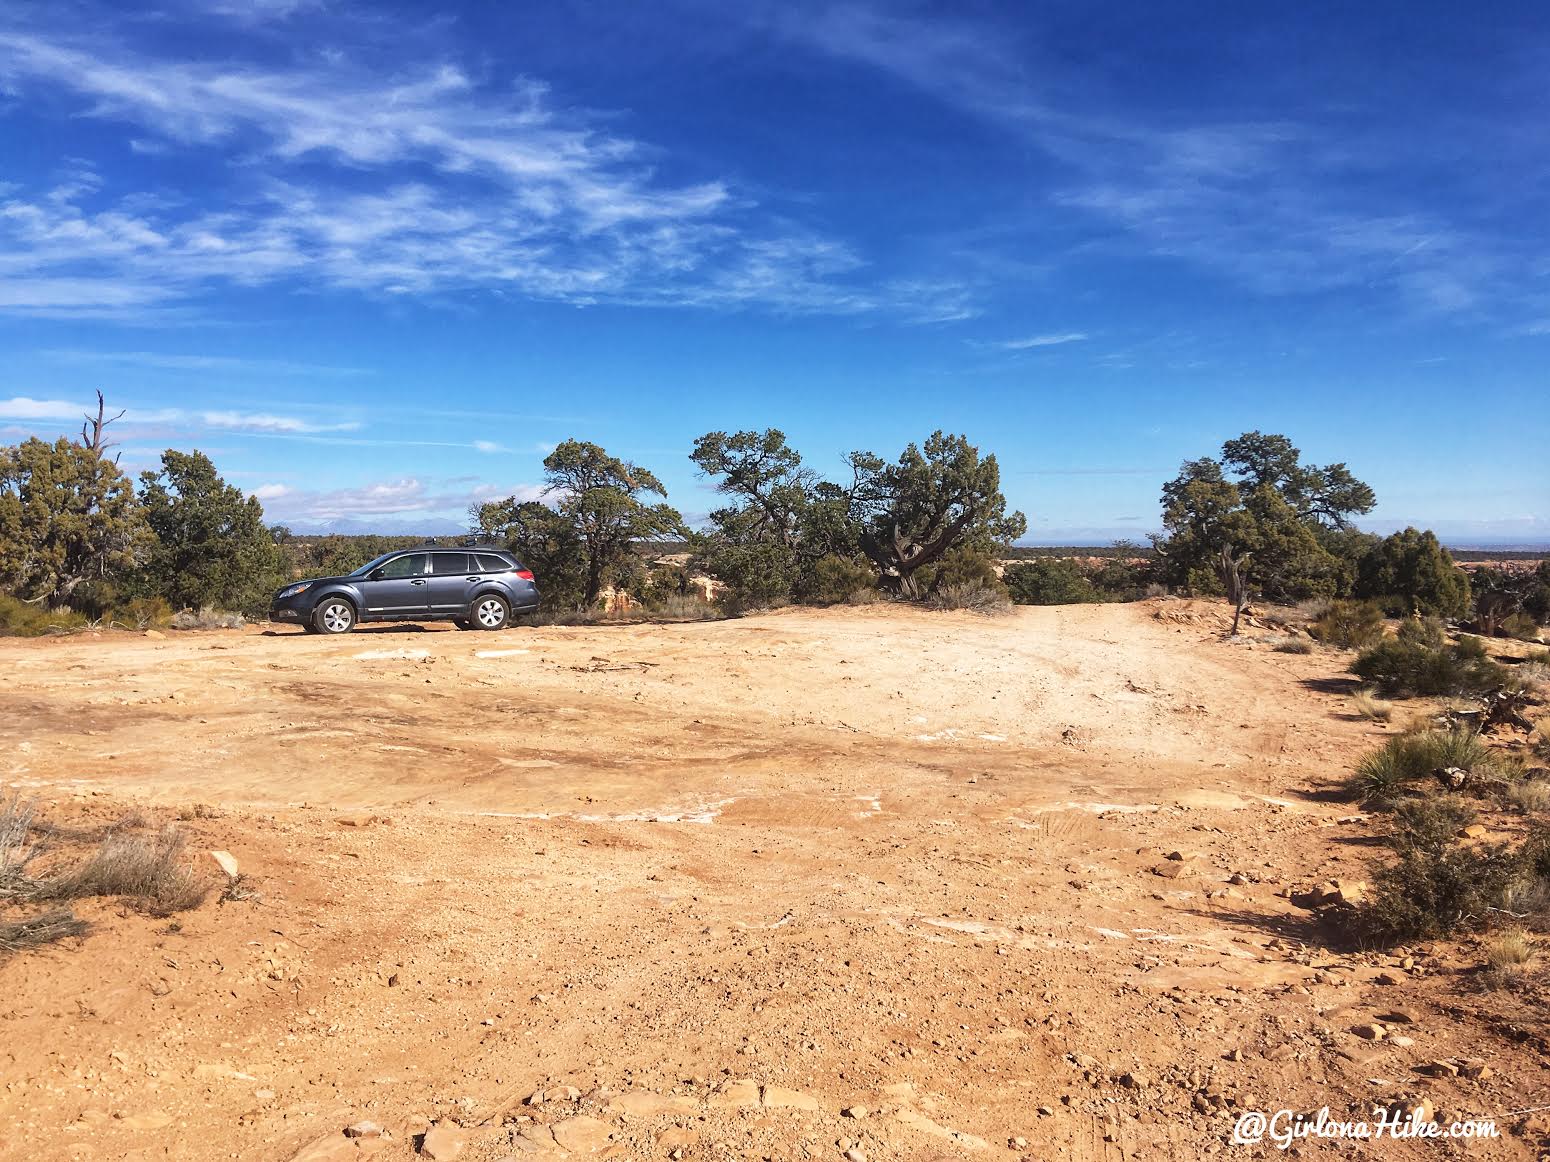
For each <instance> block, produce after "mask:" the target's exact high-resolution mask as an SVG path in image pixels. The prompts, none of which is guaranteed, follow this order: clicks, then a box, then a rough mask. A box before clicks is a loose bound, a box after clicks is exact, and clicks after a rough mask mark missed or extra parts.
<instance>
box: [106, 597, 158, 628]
mask: <svg viewBox="0 0 1550 1162" xmlns="http://www.w3.org/2000/svg"><path fill="white" fill-rule="evenodd" d="M106 616H107V619H108V621H110V622H111V623H112V624H114V625H116V626H119V627H121V628H123V629H166V628H167V627H168V626H169V625H171V624H172V606H170V605H168V604H167V600H166V598H164V597H136V598H133V599H132V600H130V601H126V602H124V603H123V604H122V605H115V606H113V607H112V608H111V609H109V610H108V612H107V615H106Z"/></svg>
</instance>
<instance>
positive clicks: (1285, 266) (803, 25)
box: [755, 0, 1521, 312]
mask: <svg viewBox="0 0 1550 1162" xmlns="http://www.w3.org/2000/svg"><path fill="white" fill-rule="evenodd" d="M755 11H760V12H762V15H761V16H760V17H759V19H761V20H763V21H765V22H767V23H768V24H769V25H770V26H771V27H773V28H775V29H777V30H779V31H781V32H782V33H784V34H785V35H786V36H787V37H789V38H790V39H792V40H793V41H796V42H800V43H803V44H805V45H807V46H809V47H811V48H813V49H815V50H817V51H819V52H822V53H824V54H827V55H829V56H831V57H833V58H836V59H841V60H845V61H850V62H855V63H859V64H863V65H865V66H867V67H870V68H872V69H874V70H876V71H877V72H878V73H880V74H882V75H884V76H886V77H888V78H890V79H892V80H893V81H895V82H898V83H901V84H903V85H906V86H908V87H910V88H912V89H914V90H916V91H918V92H921V93H925V94H927V95H929V96H930V97H932V98H934V99H936V100H938V101H940V102H942V103H943V104H945V105H947V106H950V107H953V108H956V109H958V110H960V111H962V112H963V113H965V114H966V115H968V116H971V117H973V118H975V119H977V120H979V121H982V122H984V123H986V124H989V125H993V126H995V127H997V128H999V129H1001V130H1003V131H1004V132H1007V133H1009V134H1012V135H1015V136H1016V137H1018V138H1019V139H1021V140H1023V141H1025V142H1028V143H1030V144H1031V145H1033V146H1034V147H1035V148H1036V149H1038V150H1040V151H1041V152H1042V154H1043V155H1044V156H1045V157H1046V158H1047V159H1048V160H1049V161H1050V162H1051V163H1052V166H1053V169H1052V173H1053V175H1054V176H1053V177H1052V179H1051V186H1050V192H1049V194H1048V197H1049V199H1050V201H1051V202H1052V203H1053V204H1054V205H1056V206H1058V207H1061V208H1065V209H1070V210H1075V211H1078V212H1080V213H1081V214H1082V215H1083V216H1085V217H1086V218H1087V219H1088V220H1090V221H1093V222H1097V223H1099V224H1102V225H1104V226H1106V227H1111V228H1112V227H1118V228H1119V230H1120V231H1121V232H1122V233H1120V234H1118V235H1115V234H1113V233H1112V232H1110V233H1109V234H1107V235H1103V236H1099V237H1098V238H1096V239H1094V240H1093V241H1092V242H1090V243H1089V244H1088V245H1089V247H1090V248H1092V249H1096V250H1122V251H1124V252H1127V253H1134V252H1135V250H1136V249H1137V247H1138V246H1139V247H1140V248H1141V249H1142V250H1143V251H1145V252H1147V253H1150V254H1153V255H1157V256H1163V257H1173V258H1179V259H1184V260H1187V261H1190V262H1194V263H1196V264H1198V265H1200V266H1202V267H1206V268H1209V269H1211V270H1214V271H1216V272H1219V273H1221V274H1223V275H1224V276H1226V277H1228V278H1230V279H1233V280H1234V281H1236V282H1238V283H1239V284H1241V285H1244V286H1247V287H1249V288H1251V289H1253V290H1255V291H1258V292H1262V293H1268V294H1282V293H1298V292H1305V291H1310V290H1325V289H1329V288H1334V287H1379V288H1383V289H1385V290H1387V291H1389V292H1391V293H1393V294H1396V295H1398V296H1400V297H1401V298H1402V299H1404V300H1405V301H1408V302H1410V303H1412V304H1415V305H1418V306H1420V307H1423V308H1425V309H1427V310H1432V311H1438V312H1456V311H1461V310H1466V309H1469V308H1471V307H1474V306H1476V305H1477V304H1478V303H1480V302H1481V301H1482V300H1483V299H1484V298H1486V297H1488V296H1490V295H1492V294H1493V293H1500V292H1501V290H1502V287H1503V284H1504V283H1506V282H1508V281H1509V279H1510V277H1511V270H1512V268H1513V265H1514V262H1515V257H1514V253H1513V252H1514V248H1513V247H1511V246H1508V245H1504V244H1503V243H1502V241H1501V240H1500V239H1497V238H1493V237H1492V236H1490V235H1489V234H1486V233H1484V232H1482V231H1480V230H1478V229H1475V228H1469V227H1465V226H1463V225H1460V224H1457V223H1455V222H1452V221H1450V220H1448V219H1447V218H1446V217H1444V216H1442V215H1440V214H1439V213H1438V212H1437V211H1436V210H1435V208H1434V207H1432V206H1430V205H1428V204H1426V202H1425V199H1424V186H1425V183H1418V185H1417V187H1416V193H1417V196H1416V197H1413V198H1410V199H1405V198H1403V197H1396V196H1394V195H1393V193H1392V192H1390V193H1388V194H1386V195H1384V197H1383V198H1381V199H1378V198H1374V197H1366V198H1364V197H1363V196H1362V195H1361V194H1360V193H1359V191H1361V190H1362V189H1364V188H1366V187H1367V186H1368V185H1369V184H1370V183H1369V181H1368V180H1367V179H1368V178H1369V177H1370V174H1371V172H1372V171H1373V170H1374V169H1375V168H1377V167H1380V166H1382V165H1383V164H1384V163H1385V161H1386V160H1387V159H1386V158H1385V157H1384V156H1383V143H1380V142H1377V141H1373V142H1365V143H1363V145H1362V147H1361V148H1356V147H1354V146H1353V145H1352V144H1351V142H1350V141H1349V140H1348V139H1346V138H1342V139H1341V140H1338V141H1331V140H1330V138H1329V136H1328V135H1327V134H1325V133H1323V132H1321V131H1320V130H1319V129H1318V128H1317V127H1314V126H1310V125H1307V124H1302V123H1298V122H1296V121H1292V120H1245V121H1221V120H1213V119H1211V118H1209V117H1197V118H1195V119H1193V120H1191V119H1190V118H1189V117H1188V115H1187V114H1183V113H1179V112H1177V111H1175V112H1172V113H1170V114H1166V115H1165V114H1160V113H1156V112H1153V111H1151V110H1146V109H1140V108H1137V107H1134V106H1132V107H1128V108H1127V107H1116V105H1115V104H1114V103H1113V101H1112V96H1111V95H1106V94H1102V93H1101V92H1100V91H1098V90H1097V89H1096V87H1095V86H1094V85H1093V84H1091V83H1090V82H1088V81H1087V80H1086V79H1085V78H1084V77H1082V76H1081V75H1079V74H1075V73H1073V71H1072V70H1071V68H1070V66H1069V64H1067V63H1066V62H1063V61H1061V60H1060V59H1058V58H1057V57H1056V56H1054V55H1053V54H1050V53H1046V52H1044V51H1043V47H1042V46H1041V45H1039V44H1037V43H1035V42H1032V41H1030V40H1029V39H1021V40H1019V39H1017V38H1016V37H1015V36H1011V35H1009V34H1008V31H1007V29H1006V28H1005V27H1004V26H1002V25H997V26H995V27H992V26H989V25H983V24H979V23H976V22H975V21H973V20H971V19H955V18H953V17H951V16H944V15H943V14H941V13H938V12H932V13H931V14H930V15H929V16H927V15H924V14H918V13H915V12H911V11H908V10H904V9H901V8H899V7H896V6H885V5H879V4H874V3H868V2H864V0H850V2H842V3H838V4H832V5H830V4H825V5H813V4H808V3H801V2H795V3H790V4H782V5H780V6H778V7H776V6H768V7H765V8H763V9H757V8H756V9H755ZM1106 97H1108V98H1109V99H1108V100H1106V99H1105V98H1106ZM1390 145H1391V146H1392V143H1390ZM1520 273H1521V272H1520Z"/></svg>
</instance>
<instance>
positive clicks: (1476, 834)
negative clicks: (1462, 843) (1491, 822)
mask: <svg viewBox="0 0 1550 1162" xmlns="http://www.w3.org/2000/svg"><path fill="white" fill-rule="evenodd" d="M1487 834H1489V833H1488V832H1487V831H1486V826H1485V824H1484V823H1471V824H1470V825H1469V826H1468V827H1466V828H1464V829H1463V830H1462V831H1460V832H1459V838H1460V839H1484V838H1485V837H1486V835H1487Z"/></svg>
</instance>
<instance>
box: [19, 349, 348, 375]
mask: <svg viewBox="0 0 1550 1162" xmlns="http://www.w3.org/2000/svg"><path fill="white" fill-rule="evenodd" d="M39 354H40V355H42V356H43V357H44V358H47V359H51V360H53V361H55V362H58V363H70V364H94V363H107V364H112V365H115V366H119V365H122V366H128V367H149V368H154V369H156V370H158V371H188V372H213V373H219V374H223V375H265V376H272V375H285V376H320V377H333V376H339V377H353V376H359V375H370V374H372V372H370V371H368V370H366V369H364V368H360V367H334V366H331V365H328V364H321V363H298V362H294V361H292V360H289V359H254V358H247V357H244V356H233V355H191V354H183V353H178V352H162V351H89V350H78V349H73V348H51V349H47V350H44V351H40V352H39Z"/></svg>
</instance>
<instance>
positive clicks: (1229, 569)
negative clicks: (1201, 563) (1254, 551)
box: [1216, 545, 1249, 637]
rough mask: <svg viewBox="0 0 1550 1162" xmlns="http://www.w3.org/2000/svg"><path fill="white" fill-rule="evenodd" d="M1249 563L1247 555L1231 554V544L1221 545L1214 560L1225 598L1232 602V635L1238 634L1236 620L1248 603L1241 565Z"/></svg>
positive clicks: (1247, 591)
mask: <svg viewBox="0 0 1550 1162" xmlns="http://www.w3.org/2000/svg"><path fill="white" fill-rule="evenodd" d="M1248 563H1249V555H1248V554H1247V553H1244V554H1243V555H1242V556H1237V557H1235V556H1233V552H1232V546H1231V545H1223V546H1222V552H1221V555H1220V556H1219V557H1218V558H1217V560H1216V574H1217V576H1218V577H1219V578H1220V579H1221V582H1222V587H1223V588H1225V589H1226V590H1227V600H1228V601H1230V602H1232V636H1233V637H1237V636H1238V622H1239V620H1240V619H1241V618H1242V617H1243V607H1244V606H1246V605H1247V604H1248V603H1249V586H1248V583H1247V582H1246V581H1245V580H1244V579H1243V566H1245V565H1247V564H1248Z"/></svg>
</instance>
